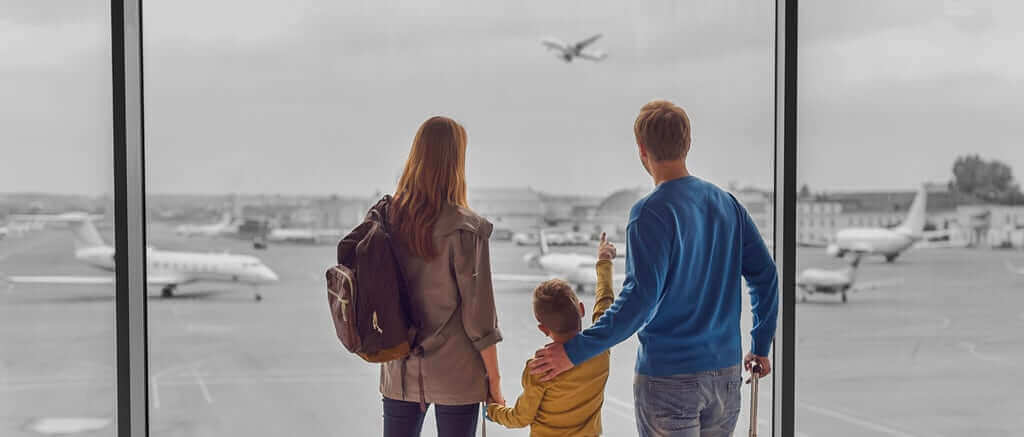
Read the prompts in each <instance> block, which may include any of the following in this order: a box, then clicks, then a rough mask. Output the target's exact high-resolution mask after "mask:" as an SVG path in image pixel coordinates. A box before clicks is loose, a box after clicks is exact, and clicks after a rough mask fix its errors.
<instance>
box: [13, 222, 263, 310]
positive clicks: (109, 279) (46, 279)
mask: <svg viewBox="0 0 1024 437" xmlns="http://www.w3.org/2000/svg"><path fill="white" fill-rule="evenodd" d="M71 229H72V231H73V233H74V237H75V258H76V259H77V260H79V261H81V262H83V263H85V264H88V265H90V266H93V267H96V268H99V269H102V270H107V271H114V248H113V247H111V246H109V245H107V244H106V243H105V242H104V241H103V238H102V237H101V236H100V234H99V232H98V231H97V230H96V227H95V226H94V225H93V223H92V221H91V220H78V221H75V222H73V223H71ZM146 264H147V265H146V280H147V283H148V285H155V286H159V287H161V293H160V295H161V297H165V298H166V297H172V296H173V295H174V291H175V290H176V289H177V288H178V286H179V285H184V284H191V283H194V282H234V283H241V284H249V285H252V286H254V287H255V286H259V285H263V284H268V283H271V282H276V281H277V280H278V277H277V274H275V273H274V271H273V270H271V269H270V268H269V267H267V266H266V265H265V264H263V262H262V261H260V260H259V259H258V258H256V257H252V256H247V255H234V254H227V253H224V254H217V253H197V252H174V251H164V250H157V249H153V248H151V247H147V248H146ZM6 279H7V281H9V282H11V283H14V284H19V283H20V284H70V285H81V284H113V283H114V277H113V276H109V275H108V276H11V277H8V278H6ZM253 297H254V298H255V299H256V300H257V301H258V300H262V296H261V295H260V294H259V293H254V295H253Z"/></svg>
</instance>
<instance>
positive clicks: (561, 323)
mask: <svg viewBox="0 0 1024 437" xmlns="http://www.w3.org/2000/svg"><path fill="white" fill-rule="evenodd" d="M579 306H580V300H579V298H577V297H576V292H574V291H572V286H571V285H569V283H567V282H565V281H563V280H561V279H550V280H547V281H544V282H541V283H540V285H538V286H537V288H536V289H534V290H533V315H534V316H536V317H537V321H538V322H540V324H541V325H544V327H545V328H548V329H550V330H551V331H552V332H554V333H557V334H570V333H574V332H578V331H579V330H580V329H581V328H582V325H581V322H580V313H579Z"/></svg>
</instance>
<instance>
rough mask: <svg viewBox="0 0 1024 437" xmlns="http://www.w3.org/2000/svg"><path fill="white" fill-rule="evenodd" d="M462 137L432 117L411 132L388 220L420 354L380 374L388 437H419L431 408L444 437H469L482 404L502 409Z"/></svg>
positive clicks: (492, 314)
mask: <svg viewBox="0 0 1024 437" xmlns="http://www.w3.org/2000/svg"><path fill="white" fill-rule="evenodd" d="M465 171H466V130H465V129H463V127H462V126H461V125H459V124H458V123H456V122H455V121H454V120H452V119H450V118H446V117H432V118H430V119H429V120H427V121H425V122H424V123H423V124H422V125H421V126H420V128H419V131H417V132H416V138H415V139H414V140H413V143H412V150H411V151H410V152H409V159H408V161H406V163H405V171H404V172H403V173H402V178H401V180H399V182H398V188H397V189H396V190H395V195H394V201H393V202H392V204H391V207H390V211H389V213H388V215H389V221H390V231H391V234H392V235H393V237H394V240H395V242H396V244H395V251H396V253H397V254H398V258H399V264H401V265H402V268H403V271H404V273H405V276H406V279H407V281H408V283H409V294H410V299H409V300H410V306H411V308H410V309H411V316H412V317H413V318H414V320H416V321H417V325H418V327H419V333H418V335H417V341H416V343H417V345H419V346H421V347H422V348H423V350H422V353H414V354H413V355H412V356H410V357H408V358H407V359H404V360H398V361H392V362H388V363H386V364H384V365H383V366H382V368H381V378H380V391H381V394H382V395H383V397H384V399H383V402H384V437H410V436H413V437H414V436H419V435H420V430H421V428H422V427H423V418H424V415H425V414H426V407H427V406H429V405H430V404H434V410H435V411H434V414H435V415H436V418H437V433H438V436H440V437H462V436H467V437H468V436H472V435H474V434H475V431H476V424H477V417H478V416H479V414H480V412H479V405H480V402H484V401H487V400H488V397H490V399H491V401H494V402H497V403H500V404H503V405H504V403H505V400H504V398H503V397H502V394H501V383H500V375H499V373H498V350H497V346H496V345H497V343H498V342H499V341H501V333H500V332H499V331H498V319H497V316H496V311H495V308H494V290H493V288H492V285H491V267H490V253H489V252H490V250H489V246H488V243H487V239H488V238H489V237H490V234H491V230H492V228H493V226H492V225H491V223H489V222H488V221H487V220H485V219H484V218H483V217H480V216H479V215H477V214H476V213H474V212H473V211H471V210H470V209H469V208H468V207H467V204H466V175H465Z"/></svg>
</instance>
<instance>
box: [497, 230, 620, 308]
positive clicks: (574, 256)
mask: <svg viewBox="0 0 1024 437" xmlns="http://www.w3.org/2000/svg"><path fill="white" fill-rule="evenodd" d="M539 243H540V253H529V254H526V256H524V257H523V261H524V262H525V263H526V265H527V266H529V267H531V268H534V269H539V270H541V271H543V272H544V273H545V274H543V275H519V274H503V273H495V274H492V275H491V278H492V279H494V280H495V281H509V282H529V283H533V284H537V283H540V282H542V281H546V280H548V279H552V278H561V279H564V280H565V281H566V282H569V283H570V284H573V285H575V286H576V290H577V291H578V292H579V293H581V294H582V293H583V292H584V289H585V288H586V287H590V288H594V287H596V286H597V273H596V272H595V271H594V266H595V265H596V264H597V257H596V256H594V255H584V254H580V253H557V252H551V251H550V250H549V247H548V239H547V235H546V234H545V232H544V231H541V232H540V238H539ZM625 278H626V275H625V274H624V273H618V274H616V275H615V276H614V277H613V280H614V281H616V282H619V283H621V282H622V281H623V280H624V279H625Z"/></svg>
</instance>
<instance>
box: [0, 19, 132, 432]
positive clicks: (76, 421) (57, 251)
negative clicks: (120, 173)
mask: <svg viewBox="0 0 1024 437" xmlns="http://www.w3.org/2000/svg"><path fill="white" fill-rule="evenodd" d="M109 5H110V3H109V2H104V1H92V0H89V1H76V2H36V1H31V0H26V1H10V0H6V1H0V10H3V16H4V18H3V25H2V26H0V40H2V41H3V43H2V44H0V58H2V59H3V61H2V62H0V96H3V97H0V155H2V158H0V287H2V288H3V291H0V435H4V436H21V435H41V434H50V435H52V434H71V433H82V434H83V435H84V434H85V433H89V435H111V434H112V433H113V432H114V425H113V416H114V399H115V397H114V396H115V379H114V368H115V359H114V299H113V296H114V272H113V269H114V265H113V248H112V247H111V246H112V245H113V233H114V231H113V196H112V193H113V157H112V149H113V147H112V145H111V143H112V137H111V98H112V97H111V78H110V62H111V61H110V6H109Z"/></svg>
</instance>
